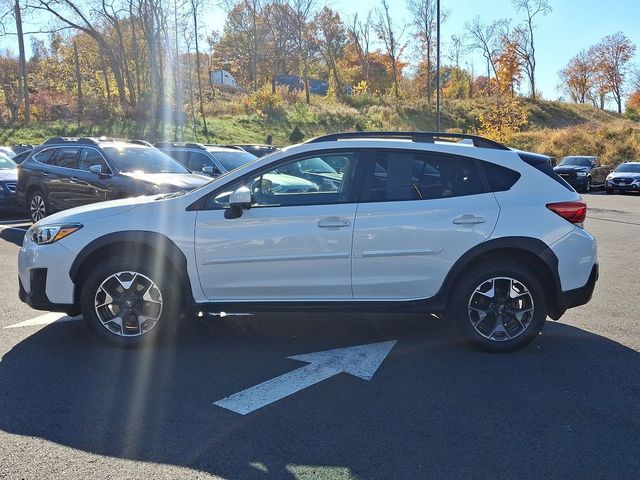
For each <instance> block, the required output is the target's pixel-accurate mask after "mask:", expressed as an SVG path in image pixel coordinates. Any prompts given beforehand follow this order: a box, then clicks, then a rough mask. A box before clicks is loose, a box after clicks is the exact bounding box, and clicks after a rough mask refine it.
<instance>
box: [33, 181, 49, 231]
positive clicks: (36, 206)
mask: <svg viewBox="0 0 640 480" xmlns="http://www.w3.org/2000/svg"><path fill="white" fill-rule="evenodd" d="M27 211H28V212H29V218H31V221H32V222H33V223H36V222H37V221H38V220H42V219H43V218H44V217H46V216H47V215H49V214H50V213H51V211H50V209H49V202H47V196H46V195H45V194H44V193H42V190H40V189H35V190H33V191H32V192H31V193H30V194H29V198H27Z"/></svg>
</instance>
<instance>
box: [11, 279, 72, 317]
mask: <svg viewBox="0 0 640 480" xmlns="http://www.w3.org/2000/svg"><path fill="white" fill-rule="evenodd" d="M18 285H19V290H18V297H19V298H20V301H22V302H24V303H26V304H27V305H29V306H30V307H31V308H33V309H35V310H45V311H47V312H64V313H66V314H67V315H72V316H73V315H78V313H79V312H78V311H77V308H76V307H75V306H74V305H69V304H61V303H54V302H51V301H50V300H49V298H48V297H47V291H46V290H47V269H46V268H34V269H31V270H30V271H29V292H28V293H27V291H26V290H25V288H24V285H23V284H22V279H21V278H20V277H19V276H18Z"/></svg>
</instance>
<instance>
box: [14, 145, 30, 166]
mask: <svg viewBox="0 0 640 480" xmlns="http://www.w3.org/2000/svg"><path fill="white" fill-rule="evenodd" d="M31 150H33V148H32V149H31ZM31 150H23V151H22V152H20V153H18V154H16V156H15V157H13V158H12V160H13V161H14V162H16V163H17V164H18V165H20V164H21V163H22V162H24V161H25V160H26V159H27V157H28V156H29V154H30V153H31Z"/></svg>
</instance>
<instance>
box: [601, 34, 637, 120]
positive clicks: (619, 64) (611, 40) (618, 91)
mask: <svg viewBox="0 0 640 480" xmlns="http://www.w3.org/2000/svg"><path fill="white" fill-rule="evenodd" d="M635 51H636V46H635V45H634V44H633V43H632V42H631V41H630V40H629V39H628V38H627V37H626V36H625V35H624V34H623V33H622V32H618V33H614V34H613V35H608V36H606V37H604V38H603V39H602V40H601V41H600V43H598V44H597V45H596V46H595V49H594V56H595V61H596V65H597V68H598V71H599V73H600V75H601V76H602V79H603V85H604V87H606V88H607V90H609V91H610V92H611V94H612V95H613V99H614V100H615V102H616V104H617V106H618V113H622V100H623V94H624V91H623V89H624V82H625V77H626V75H627V73H628V72H629V61H630V60H631V58H633V55H634V53H635Z"/></svg>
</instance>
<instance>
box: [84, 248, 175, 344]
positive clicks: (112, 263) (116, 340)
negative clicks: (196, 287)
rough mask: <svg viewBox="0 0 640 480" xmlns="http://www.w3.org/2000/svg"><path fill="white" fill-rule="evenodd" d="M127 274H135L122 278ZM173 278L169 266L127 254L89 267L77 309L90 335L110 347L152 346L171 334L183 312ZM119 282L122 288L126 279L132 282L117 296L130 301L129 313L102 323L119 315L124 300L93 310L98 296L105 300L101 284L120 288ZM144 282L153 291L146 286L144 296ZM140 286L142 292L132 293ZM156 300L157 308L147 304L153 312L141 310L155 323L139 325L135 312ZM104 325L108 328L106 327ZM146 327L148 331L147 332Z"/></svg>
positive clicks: (148, 258)
mask: <svg viewBox="0 0 640 480" xmlns="http://www.w3.org/2000/svg"><path fill="white" fill-rule="evenodd" d="M130 272H134V273H136V274H137V275H135V276H133V277H132V276H131V275H125V274H126V273H130ZM118 275H119V277H118V278H114V276H118ZM176 277H177V275H175V273H174V272H173V271H172V270H171V269H170V268H169V267H167V266H165V265H163V262H159V261H157V259H153V258H150V257H145V256H141V255H135V254H131V255H120V256H115V257H113V258H110V259H107V260H105V261H104V262H102V263H101V264H99V265H98V266H97V267H95V268H93V269H92V270H91V272H90V273H89V274H88V275H87V277H86V278H85V279H84V281H83V283H82V285H81V287H82V290H81V293H80V309H81V311H82V315H83V317H84V319H85V321H86V322H87V325H88V326H89V328H90V329H91V330H92V331H93V332H95V333H96V334H97V335H98V336H99V337H100V338H102V339H103V340H105V341H107V342H109V343H111V344H113V345H117V346H120V347H134V346H138V345H142V344H149V343H153V342H155V341H157V340H158V339H159V338H161V337H163V336H165V335H166V334H167V333H168V332H170V331H173V330H174V329H175V326H176V325H177V323H178V320H179V319H180V317H181V315H182V313H183V312H182V310H183V297H182V293H181V292H182V289H181V288H180V287H181V286H180V284H179V282H177V281H176ZM134 279H135V280H134ZM145 279H146V280H145ZM123 280H124V285H126V284H127V281H129V280H131V282H132V283H131V285H130V286H129V287H128V288H129V290H124V288H123V289H122V290H123V292H122V294H121V295H122V297H124V296H125V295H128V297H126V298H127V299H128V301H129V302H130V304H129V305H128V307H129V308H131V310H127V311H128V312H130V313H129V314H128V316H127V317H125V315H122V316H123V317H125V320H120V323H119V324H118V322H117V320H116V321H115V322H114V321H107V322H106V323H105V322H103V320H104V319H105V318H106V319H108V318H109V316H110V315H114V318H115V317H118V316H119V314H120V313H121V311H120V308H125V309H126V308H127V306H126V305H124V303H125V301H126V300H123V299H120V300H118V301H114V302H112V303H111V304H110V305H115V307H101V308H98V307H96V302H97V301H98V299H99V296H102V297H103V300H105V295H104V292H105V291H106V290H105V289H104V288H102V285H103V283H104V282H107V281H109V282H111V283H113V284H114V285H116V286H117V285H118V283H120V287H123V284H122V283H121V282H122V281H123ZM147 281H151V282H153V284H155V287H156V288H157V291H156V289H154V288H153V287H152V286H149V290H148V291H147V292H146V293H145V292H144V291H143V290H144V288H145V287H144V286H145V285H146V283H145V282H147ZM115 282H118V283H115ZM140 285H142V290H137V291H136V288H135V287H136V286H138V287H139V286H140ZM105 288H106V287H105ZM118 288H119V287H118ZM140 292H142V294H140ZM158 292H159V296H158ZM147 294H149V299H150V300H151V301H144V299H142V297H143V296H144V295H147ZM151 297H154V298H151ZM114 298H115V297H114ZM136 298H137V299H136ZM141 299H142V300H141ZM158 299H159V300H160V303H161V306H160V307H159V309H158V307H157V306H154V305H151V306H152V307H154V311H149V310H148V309H147V310H146V311H144V313H145V314H146V315H152V316H156V315H157V316H158V318H157V321H149V322H151V323H153V326H150V325H151V323H147V322H148V321H147V320H145V321H144V322H142V324H141V323H140V317H141V316H142V315H141V313H140V311H141V310H136V309H143V308H147V306H149V304H151V303H158V302H157V300H158ZM118 302H120V304H121V306H118V305H117V303H118ZM131 304H133V305H131ZM142 304H144V305H142ZM141 305H142V306H141ZM109 309H111V310H109ZM98 311H100V312H101V313H100V315H101V316H102V318H103V320H101V317H100V316H99V314H98ZM114 311H115V314H114ZM118 318H119V317H118ZM136 321H137V322H138V330H137V331H136V330H135V328H134V327H133V324H135V322H136ZM106 324H108V325H109V326H106ZM149 326H150V327H149ZM147 327H149V328H148V329H147Z"/></svg>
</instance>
